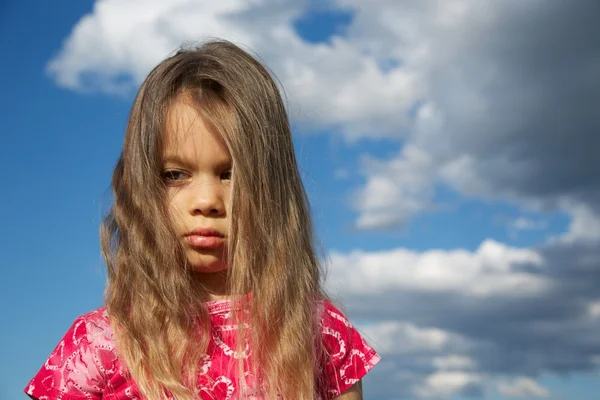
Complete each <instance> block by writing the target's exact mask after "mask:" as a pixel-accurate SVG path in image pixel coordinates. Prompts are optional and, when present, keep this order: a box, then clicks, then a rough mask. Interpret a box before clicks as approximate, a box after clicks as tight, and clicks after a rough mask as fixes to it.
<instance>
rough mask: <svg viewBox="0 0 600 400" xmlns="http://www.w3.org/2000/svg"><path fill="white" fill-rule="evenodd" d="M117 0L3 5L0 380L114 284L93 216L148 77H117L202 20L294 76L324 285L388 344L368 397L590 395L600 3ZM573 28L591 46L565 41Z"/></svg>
mask: <svg viewBox="0 0 600 400" xmlns="http://www.w3.org/2000/svg"><path fill="white" fill-rule="evenodd" d="M103 3H104V4H105V6H106V8H105V9H104V11H107V10H108V11H110V12H104V13H101V12H100V11H101V9H100V8H99V7H98V4H96V5H95V3H94V2H93V1H87V0H86V1H83V0H78V1H68V2H64V3H62V5H61V7H60V8H59V7H57V6H56V5H50V4H49V3H47V2H41V1H31V0H24V1H19V2H17V1H9V2H8V3H7V4H5V5H3V6H1V7H0V42H1V43H2V49H3V53H4V54H5V61H4V62H3V63H0V79H1V80H2V87H3V90H4V92H3V93H4V94H3V96H1V97H0V107H1V108H2V110H3V112H2V114H1V118H0V132H2V139H3V140H2V142H3V145H2V146H0V166H1V167H2V170H4V171H5V172H7V179H5V182H6V183H7V185H6V187H5V189H3V190H2V195H1V196H0V218H1V219H0V220H1V221H2V224H1V225H0V240H1V243H2V249H3V253H4V255H5V256H4V257H3V260H2V262H1V263H0V265H1V267H2V271H3V273H4V279H3V280H2V287H1V289H2V290H1V291H0V296H1V300H2V301H1V303H0V304H1V312H2V315H3V316H4V320H5V322H4V324H3V329H2V345H1V346H2V354H4V355H5V360H6V361H5V362H4V363H2V366H1V367H0V398H2V399H12V398H24V395H21V394H20V391H21V390H22V388H23V387H24V386H25V385H26V384H27V382H28V379H29V378H30V377H31V376H32V375H33V374H34V373H35V372H36V371H37V370H38V369H39V368H40V367H41V365H42V364H43V362H44V360H45V358H46V357H47V356H48V355H49V353H50V352H51V350H52V349H53V347H54V346H55V345H56V343H57V342H58V340H60V338H61V337H62V335H63V334H64V332H65V331H66V329H67V328H68V327H69V326H70V324H71V322H72V321H73V319H74V318H75V317H77V316H78V315H80V314H83V313H85V312H87V311H89V310H91V309H94V308H96V307H98V306H100V305H101V304H102V291H103V286H104V280H105V271H104V265H103V261H102V258H101V255H100V249H99V244H98V229H99V224H100V221H101V219H102V216H103V214H104V213H105V212H106V210H107V209H108V208H109V206H110V191H109V183H110V176H111V173H112V168H113V166H114V163H115V161H116V159H117V157H118V154H119V151H120V146H121V143H122V139H123V132H124V127H125V124H126V121H127V115H128V111H129V107H130V105H131V102H132V99H133V95H134V91H131V90H122V89H119V90H117V92H118V93H115V90H114V88H115V86H111V84H114V85H116V86H118V85H119V84H121V83H123V82H125V83H126V84H127V85H131V86H134V87H135V86H136V85H137V84H139V81H140V79H143V75H144V74H145V72H147V69H148V68H149V67H150V66H151V65H152V64H153V63H156V62H158V61H159V60H160V59H156V57H157V56H158V57H164V56H166V55H167V54H168V52H169V51H172V50H174V49H175V48H176V46H177V45H178V44H179V43H181V42H183V41H189V40H193V39H195V38H197V37H199V36H201V35H215V36H225V37H226V38H228V39H231V40H234V41H238V42H240V43H243V44H246V45H248V46H251V47H252V48H253V49H254V50H256V51H257V53H258V54H259V55H261V56H262V55H264V58H265V60H266V61H267V63H268V64H269V66H271V67H272V69H273V70H274V72H275V73H276V74H277V76H278V77H280V78H281V79H282V82H283V85H284V87H285V88H286V93H287V94H288V99H289V106H290V110H291V111H290V112H291V115H292V121H293V125H294V132H295V145H296V151H297V155H298V159H299V162H300V167H301V170H302V175H303V178H304V181H305V185H306V188H307V190H308V192H309V196H310V199H311V203H312V206H313V213H314V219H315V223H316V228H317V235H318V237H319V239H320V240H321V242H322V245H323V247H324V249H325V250H326V252H327V253H328V254H329V255H331V271H330V278H331V280H332V281H333V282H334V284H333V286H332V287H335V288H336V289H334V290H335V295H336V296H337V298H339V299H340V301H342V302H343V303H344V305H345V306H346V307H345V309H346V310H347V312H348V313H349V315H350V317H351V319H352V320H353V321H354V322H355V323H357V324H358V325H359V326H360V327H361V329H363V330H364V332H365V334H366V335H368V336H369V338H370V340H371V341H372V342H373V344H374V345H375V347H376V348H377V349H378V350H379V351H380V352H381V353H382V356H383V357H384V362H382V364H381V365H380V366H379V367H378V368H377V369H376V370H375V371H374V372H373V374H370V376H369V377H368V378H367V380H366V385H367V394H366V396H365V398H366V399H379V398H381V399H405V398H407V399H413V398H414V399H418V400H420V399H452V400H458V399H464V398H473V397H468V395H469V396H475V398H486V399H493V400H506V399H511V398H521V399H536V398H550V399H569V400H588V399H593V398H595V396H597V394H594V393H599V392H600V379H599V377H600V375H599V371H598V365H600V342H599V341H598V340H597V339H594V338H593V336H594V332H596V335H595V336H596V337H597V336H598V335H597V332H598V330H597V329H600V287H598V285H595V284H593V283H594V282H598V280H597V278H593V277H594V276H600V273H599V272H600V271H599V270H600V263H599V262H598V258H597V256H598V251H597V249H598V248H600V247H599V246H598V244H600V234H599V233H598V232H600V210H598V208H597V204H599V203H598V202H596V200H597V199H600V195H599V193H600V179H599V178H598V177H597V176H596V174H595V173H591V174H590V173H589V171H594V170H596V171H597V170H599V169H595V168H596V167H598V168H600V165H599V164H598V162H597V161H594V160H595V159H596V157H595V156H594V155H593V154H592V153H593V152H592V151H591V150H589V149H590V148H591V149H593V148H598V145H600V142H598V135H597V132H598V130H597V129H596V128H598V122H597V121H595V119H596V117H595V115H593V112H592V111H588V110H594V109H596V108H595V106H597V105H599V106H600V97H599V96H598V93H599V92H600V91H594V90H589V88H596V89H600V77H599V75H598V72H595V71H597V70H595V71H594V70H593V69H591V68H586V67H588V66H590V65H593V63H592V61H593V60H597V59H598V57H600V54H599V53H598V50H597V49H595V48H594V47H593V46H592V45H591V44H589V43H588V41H586V39H585V38H587V37H594V36H593V33H597V31H596V29H597V28H595V27H594V25H595V24H592V23H590V21H589V20H588V19H587V18H586V15H590V14H592V15H593V13H591V11H590V10H586V9H584V6H580V7H579V8H573V9H569V10H568V12H567V11H565V10H562V9H561V8H560V6H559V5H556V4H555V5H550V6H544V5H543V4H541V3H540V2H531V5H530V6H529V7H528V6H523V5H519V2H516V1H507V2H504V3H503V5H492V4H491V3H484V2H482V3H478V4H479V5H478V6H472V7H468V8H467V9H466V10H465V9H462V8H461V7H460V5H461V4H462V3H461V2H460V1H454V0H453V1H449V2H447V3H443V2H442V3H438V2H434V1H431V2H430V3H427V2H424V3H420V4H419V3H418V2H417V3H414V2H411V1H405V2H394V1H382V2H380V3H377V5H373V7H371V8H368V9H367V8H365V7H361V5H360V2H358V1H351V0H349V1H339V2H331V3H329V2H328V3H319V4H320V5H319V8H315V4H316V3H315V4H311V3H310V2H302V1H299V2H294V1H283V2H281V3H278V5H277V6H275V5H272V4H271V3H272V2H266V6H265V7H264V8H258V9H240V10H238V11H237V14H235V15H234V16H232V15H226V14H224V12H223V11H222V10H221V9H219V7H218V6H214V5H210V6H209V4H208V3H209V2H202V1H186V0H180V1H179V3H181V5H182V7H183V6H186V7H190V9H191V10H195V11H196V12H198V13H199V15H202V18H204V19H202V24H199V25H201V26H214V27H215V28H214V30H208V31H206V30H205V29H204V28H202V29H200V28H198V30H197V31H194V30H193V29H194V28H190V27H189V26H192V27H193V26H194V25H193V24H191V25H186V24H185V20H183V19H182V20H181V21H183V22H182V23H181V24H180V25H181V26H175V25H177V24H178V19H177V18H182V17H181V14H180V13H178V12H177V10H175V9H170V8H169V7H167V6H164V7H166V9H165V10H163V11H162V15H163V16H164V15H167V16H168V15H171V16H172V20H168V19H167V20H166V21H167V22H166V25H165V21H162V23H163V25H160V24H159V22H161V21H160V14H161V13H158V12H157V15H156V16H154V17H151V19H150V22H145V23H141V22H139V21H137V20H136V17H135V15H139V10H138V9H135V7H134V6H132V7H133V8H132V11H131V12H132V14H131V15H129V16H127V15H125V14H119V13H118V12H117V11H115V8H111V7H112V6H114V2H113V1H111V0H106V1H104V2H103ZM150 3H152V5H153V6H152V7H150V6H148V7H149V8H148V10H151V9H152V10H155V9H157V7H163V6H156V4H159V3H160V2H149V3H148V4H150ZM426 3H427V4H426ZM323 4H325V5H323ZM415 4H416V5H415ZM424 4H426V5H424ZM443 4H446V5H448V4H452V6H447V7H446V6H444V5H443ZM194 7H195V8H194ZM445 7H446V8H445ZM535 7H543V8H539V9H536V8H535ZM590 7H591V8H593V6H590ZM457 10H458V11H457ZM536 10H537V11H540V10H543V11H544V12H537V13H536ZM152 12H155V11H152ZM152 12H150V11H149V15H151V14H152ZM86 15H87V16H88V17H89V19H90V20H92V21H95V22H97V23H98V25H95V26H96V28H97V27H98V26H114V25H115V24H117V25H118V23H117V22H115V21H117V20H119V21H123V20H125V21H131V23H132V26H133V25H136V24H139V25H136V26H138V27H139V30H140V31H141V32H142V33H144V29H150V28H152V27H154V26H162V27H164V26H167V28H169V29H167V28H165V31H166V32H169V34H168V35H167V34H164V35H165V36H164V37H163V36H160V35H162V34H163V33H162V31H161V30H160V29H155V30H152V31H149V32H152V35H154V36H152V35H147V36H144V37H145V38H147V41H146V42H144V43H140V44H138V43H132V42H133V41H134V39H132V38H134V37H135V36H126V35H124V36H119V35H120V33H118V32H117V31H118V30H111V29H106V30H105V31H99V30H98V29H96V30H93V29H91V30H90V29H88V30H86V29H83V28H81V29H80V30H76V29H75V28H76V27H81V26H82V25H81V24H82V18H84V16H86ZM489 15H495V16H496V19H493V18H492V19H486V18H487V17H486V16H488V17H489ZM406 16H408V17H406ZM123 17H128V18H130V19H117V18H123ZM441 17H444V18H447V21H450V22H446V23H442V22H440V23H439V25H436V24H438V21H442V20H444V18H441ZM111 18H112V19H111ZM152 18H154V19H152ZM258 18H264V19H265V20H266V21H271V22H272V21H275V22H276V23H274V24H273V25H276V27H278V29H279V30H275V28H273V30H272V31H270V30H268V29H267V28H265V27H264V26H262V25H268V24H257V23H256V21H257V19H258ZM136 21H137V22H136ZM157 21H158V22H157ZM390 21H392V22H390ZM457 21H458V22H457ZM473 21H485V22H486V23H482V24H477V23H475V22H473ZM102 23H104V24H108V25H102ZM111 23H112V24H113V25H111ZM169 23H173V24H174V26H170V25H169ZM561 23H562V24H563V25H561ZM152 24H156V25H152ZM211 24H214V25H211ZM232 24H233V25H232ZM536 24H537V25H536ZM569 24H571V25H572V26H576V27H578V29H577V30H572V31H570V32H573V33H572V34H561V32H560V31H559V30H558V26H570V25H569ZM258 25H261V26H258ZM397 26H400V27H402V29H395V27H397ZM531 26H533V27H538V28H539V29H533V30H532V31H528V30H527V27H531ZM552 27H555V28H552ZM392 28H393V29H392ZM186 29H187V30H186ZM190 29H191V30H190ZM90 32H91V33H90ZM156 32H158V33H156ZM281 32H284V33H285V35H283V34H281ZM131 35H133V34H131ZM228 35H230V37H229V36H228ZM286 35H287V36H286ZM394 35H397V36H394ZM523 37H526V38H529V39H522V38H523ZM556 37H560V38H561V39H560V40H562V41H563V42H560V41H558V42H557V41H556V40H555V38H556ZM596 37H597V36H596ZM74 38H76V39H77V40H73V39H74ZM499 38H501V39H502V40H499ZM159 39H164V41H162V42H161V41H159ZM69 41H70V42H71V44H72V45H69ZM153 41H154V42H153ZM165 42H166V43H167V44H165ZM575 42H576V43H578V44H579V47H581V49H580V52H577V51H575V50H566V49H570V48H571V47H572V46H571V45H572V44H573V43H575ZM154 43H156V45H155V46H154V47H153V44H154ZM169 46H171V47H169ZM586 46H587V47H586ZM163 48H164V49H165V51H164V52H162V53H161V51H163V50H162V49H163ZM425 48H427V49H430V50H431V51H430V52H422V51H423V50H422V49H425ZM114 49H117V50H114ZM566 51H569V53H568V54H567V53H565V54H567V56H568V57H565V59H568V61H564V60H558V56H557V57H556V58H555V57H554V55H553V54H554V53H558V54H559V55H560V54H562V53H561V52H566ZM95 54H96V55H99V56H98V59H97V60H96V59H95V56H94V55H95ZM122 54H126V56H122ZM146 59H147V60H148V61H146ZM53 60H54V61H56V60H58V61H59V62H56V63H55V64H54V65H58V67H56V68H55V69H53V70H52V71H51V68H50V69H49V65H51V63H52V62H53ZM131 60H134V61H131ZM140 60H141V61H140ZM590 60H592V61H590ZM290 65H291V66H290ZM532 65H533V66H535V67H536V68H538V69H533V67H531V66H532ZM540 65H541V66H542V67H541V69H539V68H540ZM296 68H297V69H296ZM490 71H493V73H492V72H490ZM582 71H583V72H582ZM575 72H577V74H575ZM311 74H312V75H311ZM569 74H572V75H569ZM559 77H560V79H559ZM556 138H558V139H556ZM560 138H565V139H564V140H560ZM578 143H587V145H585V144H584V145H579V144H578ZM594 144H595V145H596V147H594ZM556 154H558V155H560V158H557V157H555V155H556ZM365 221H367V222H365ZM485 243H488V244H491V245H489V246H487V247H486V246H484V244H485ZM590 260H591V261H590ZM490 271H491V272H490ZM586 277H588V278H586ZM589 277H592V278H589ZM594 279H596V281H594ZM356 282H360V285H359V284H357V283H356ZM365 288H366V289H365ZM519 309H521V310H523V312H522V314H519V312H518V311H519ZM386 327H387V328H386ZM494 332H502V333H494ZM538 334H539V335H540V336H539V337H538V336H536V335H538ZM436 335H437V336H436ZM434 337H438V338H441V339H439V343H438V342H435V340H434V339H432V338H434ZM436 340H437V339H436ZM434 342H435V343H434ZM459 342H460V343H462V344H464V345H458V344H457V343H459ZM436 343H437V344H436ZM542 344H543V345H542ZM544 346H546V347H544ZM398 348H402V349H403V350H398ZM512 352H514V353H515V354H514V355H511V353H512ZM452 357H454V358H452ZM457 357H458V358H457ZM594 357H595V358H594ZM449 360H450V361H449ZM452 360H454V364H453V363H452ZM456 360H459V361H458V362H457V361H456ZM461 360H462V361H461ZM594 363H595V364H594ZM448 365H450V366H448ZM594 365H595V366H594Z"/></svg>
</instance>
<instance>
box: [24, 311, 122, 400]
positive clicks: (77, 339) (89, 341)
mask: <svg viewBox="0 0 600 400" xmlns="http://www.w3.org/2000/svg"><path fill="white" fill-rule="evenodd" d="M122 372H123V369H122V364H121V362H120V361H119V359H118V357H117V353H116V346H115V338H114V332H113V329H112V327H111V324H110V320H109V317H108V313H107V311H106V308H104V307H100V308H98V309H96V310H93V311H91V312H89V313H87V314H83V315H81V316H79V317H77V318H76V319H75V320H74V321H73V323H72V324H71V326H70V328H69V329H68V330H67V332H66V333H65V334H64V336H63V337H62V338H61V339H60V341H59V342H58V344H57V345H56V347H55V348H54V350H53V351H52V353H50V356H49V357H48V359H47V360H46V361H45V362H44V364H43V365H42V367H41V368H40V370H39V371H38V373H37V374H36V375H35V376H34V377H33V379H31V381H30V382H29V384H28V385H27V387H26V388H25V392H26V393H27V394H28V395H29V396H31V397H33V398H36V399H41V398H48V399H70V400H71V399H72V400H78V399H100V398H102V395H103V393H104V391H105V389H106V388H107V385H111V384H112V383H113V382H115V383H116V382H120V381H121V380H122V379H116V380H115V377H117V376H118V375H121V374H122ZM44 396H45V397H44Z"/></svg>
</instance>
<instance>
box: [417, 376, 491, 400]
mask: <svg viewBox="0 0 600 400" xmlns="http://www.w3.org/2000/svg"><path fill="white" fill-rule="evenodd" d="M480 382H481V376H480V375H478V374H476V373H472V372H461V371H439V372H435V373H433V374H431V375H430V376H428V377H427V378H426V379H425V382H424V384H422V385H419V386H417V387H415V388H414V393H415V394H416V395H417V396H418V397H419V398H421V399H437V398H450V396H452V395H455V394H458V393H459V392H460V391H461V390H463V389H465V388H466V387H467V386H468V385H472V384H479V383H480Z"/></svg>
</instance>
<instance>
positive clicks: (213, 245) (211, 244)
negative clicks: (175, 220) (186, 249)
mask: <svg viewBox="0 0 600 400" xmlns="http://www.w3.org/2000/svg"><path fill="white" fill-rule="evenodd" d="M185 239H186V240H187V242H188V244H189V245H190V246H191V247H193V248H195V249H219V248H221V247H223V245H224V244H225V239H224V238H223V237H220V236H205V235H198V234H193V233H192V234H189V235H186V236H185Z"/></svg>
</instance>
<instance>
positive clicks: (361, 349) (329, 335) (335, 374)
mask: <svg viewBox="0 0 600 400" xmlns="http://www.w3.org/2000/svg"><path fill="white" fill-rule="evenodd" d="M318 312H319V315H320V326H321V338H322V343H323V347H324V350H325V359H324V365H323V378H324V379H323V380H322V382H321V385H322V386H323V387H322V388H321V389H320V391H321V393H324V394H326V396H325V398H333V397H336V396H339V395H340V394H341V393H343V392H345V391H346V390H347V389H348V388H350V387H352V386H353V385H354V384H355V383H357V382H358V381H359V380H360V379H362V378H363V377H364V376H365V375H366V374H367V373H368V372H369V371H370V370H371V369H372V368H373V367H374V366H375V364H377V363H378V362H379V361H380V357H379V355H378V354H377V352H376V351H375V350H374V349H373V348H372V347H371V346H370V345H369V343H367V341H366V340H365V339H364V338H363V336H362V335H361V334H360V332H359V330H358V329H357V328H356V327H355V326H354V325H353V324H352V323H351V322H350V320H349V319H348V318H347V317H346V315H345V314H344V313H343V312H342V311H341V310H340V309H339V308H338V307H336V306H335V305H334V304H333V303H332V302H331V301H329V300H327V299H323V300H322V301H319V302H318Z"/></svg>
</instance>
